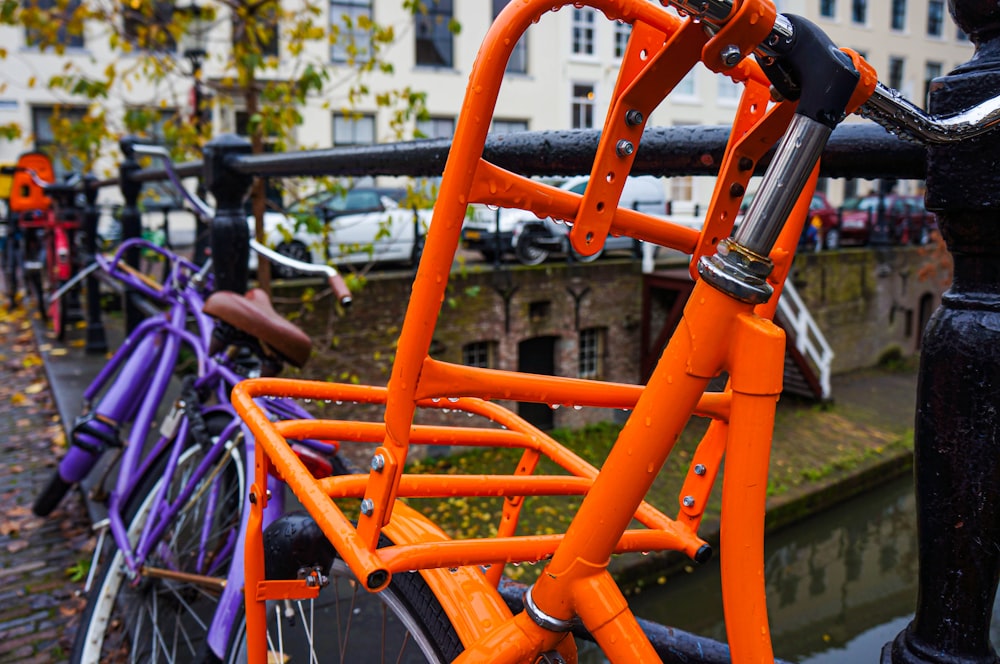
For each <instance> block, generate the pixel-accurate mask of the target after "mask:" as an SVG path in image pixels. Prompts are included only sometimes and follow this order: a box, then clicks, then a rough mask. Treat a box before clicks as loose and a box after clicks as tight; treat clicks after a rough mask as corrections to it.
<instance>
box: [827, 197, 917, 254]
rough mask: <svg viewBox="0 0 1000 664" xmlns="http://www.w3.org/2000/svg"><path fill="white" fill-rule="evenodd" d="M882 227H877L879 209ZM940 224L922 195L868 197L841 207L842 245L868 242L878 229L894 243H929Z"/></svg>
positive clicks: (886, 239) (887, 240)
mask: <svg viewBox="0 0 1000 664" xmlns="http://www.w3.org/2000/svg"><path fill="white" fill-rule="evenodd" d="M880 206H881V209H882V219H883V228H882V229H877V228H876V226H877V224H878V223H879V209H880ZM936 227H937V218H936V217H935V215H934V213H932V212H928V211H927V209H926V208H925V207H924V198H923V196H902V195H899V194H888V195H885V196H882V197H881V199H880V197H879V196H865V197H864V198H859V199H856V200H854V201H850V202H849V203H848V204H847V205H845V206H844V208H843V209H842V210H841V223H840V236H841V242H842V243H843V244H854V245H866V244H868V243H869V242H871V241H872V239H873V236H875V235H876V232H877V231H881V234H882V235H883V237H884V240H885V241H886V242H889V243H892V244H923V243H926V242H927V240H928V238H929V236H930V231H932V230H933V229H934V228H936Z"/></svg>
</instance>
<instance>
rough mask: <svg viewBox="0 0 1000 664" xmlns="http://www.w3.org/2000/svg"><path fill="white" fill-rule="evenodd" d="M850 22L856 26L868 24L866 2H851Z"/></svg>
mask: <svg viewBox="0 0 1000 664" xmlns="http://www.w3.org/2000/svg"><path fill="white" fill-rule="evenodd" d="M851 21H852V22H853V23H857V24H858V25H867V24H868V0H851Z"/></svg>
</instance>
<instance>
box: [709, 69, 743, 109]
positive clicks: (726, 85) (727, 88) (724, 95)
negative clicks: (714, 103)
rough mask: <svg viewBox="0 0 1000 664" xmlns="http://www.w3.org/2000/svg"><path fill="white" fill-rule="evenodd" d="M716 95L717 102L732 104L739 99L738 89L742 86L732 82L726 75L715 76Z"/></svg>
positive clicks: (726, 104)
mask: <svg viewBox="0 0 1000 664" xmlns="http://www.w3.org/2000/svg"><path fill="white" fill-rule="evenodd" d="M715 80H716V81H717V83H716V85H717V86H718V88H717V93H716V94H717V97H718V100H719V103H721V104H723V105H725V106H732V105H733V104H736V103H737V102H738V101H739V100H740V90H741V89H742V87H741V86H740V85H739V84H737V83H734V82H733V81H732V79H730V78H729V77H728V76H716V77H715Z"/></svg>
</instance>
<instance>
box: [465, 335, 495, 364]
mask: <svg viewBox="0 0 1000 664" xmlns="http://www.w3.org/2000/svg"><path fill="white" fill-rule="evenodd" d="M496 348H497V342H495V341H473V342H472V343H468V344H465V345H464V346H462V364H464V365H465V366H467V367H481V368H483V369H492V368H495V367H496V366H497V364H496Z"/></svg>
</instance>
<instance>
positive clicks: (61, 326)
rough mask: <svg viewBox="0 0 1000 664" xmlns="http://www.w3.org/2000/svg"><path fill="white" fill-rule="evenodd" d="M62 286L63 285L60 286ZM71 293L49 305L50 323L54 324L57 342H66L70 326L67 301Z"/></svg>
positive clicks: (53, 330) (53, 329)
mask: <svg viewBox="0 0 1000 664" xmlns="http://www.w3.org/2000/svg"><path fill="white" fill-rule="evenodd" d="M59 286H62V284H59ZM68 297H69V293H65V294H64V295H63V296H62V297H60V298H59V299H58V300H56V301H55V302H53V303H52V304H50V305H49V321H50V322H51V323H52V332H53V334H55V337H56V340H57V341H65V340H66V328H67V326H68V319H67V317H68V316H69V307H68V306H67V303H66V299H67V298H68Z"/></svg>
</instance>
